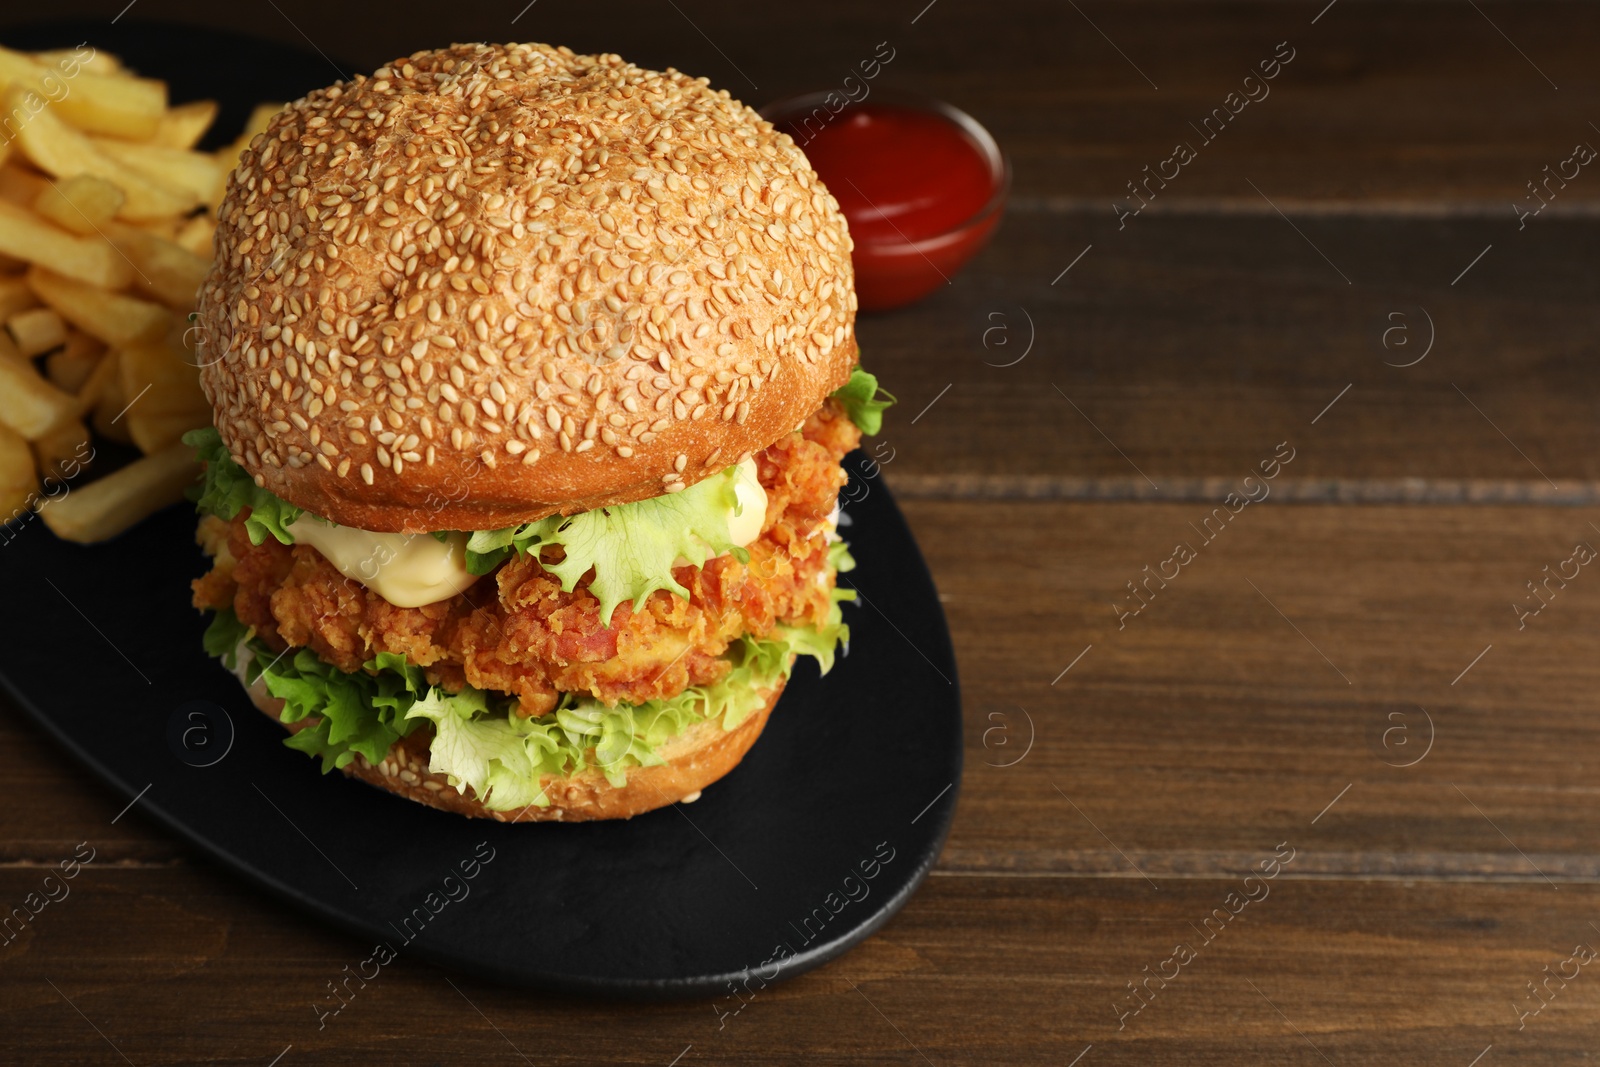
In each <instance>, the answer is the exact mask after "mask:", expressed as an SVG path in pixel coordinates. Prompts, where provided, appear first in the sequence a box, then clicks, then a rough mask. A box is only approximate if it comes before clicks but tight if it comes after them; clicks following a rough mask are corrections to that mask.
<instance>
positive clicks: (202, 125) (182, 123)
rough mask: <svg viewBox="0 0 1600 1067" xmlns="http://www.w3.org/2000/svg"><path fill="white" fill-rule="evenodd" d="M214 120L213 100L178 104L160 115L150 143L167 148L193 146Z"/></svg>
mask: <svg viewBox="0 0 1600 1067" xmlns="http://www.w3.org/2000/svg"><path fill="white" fill-rule="evenodd" d="M216 120H217V102H216V101H215V100H196V101H194V102H192V103H188V104H179V105H178V106H177V107H175V108H171V109H170V110H168V111H167V112H166V114H164V115H162V116H161V119H160V121H159V122H158V123H157V124H156V132H155V135H154V136H153V137H151V138H150V143H151V144H153V145H163V146H165V147H167V148H193V147H194V146H195V145H197V144H199V143H200V139H201V138H202V137H204V136H205V135H206V131H207V130H209V129H210V128H211V124H212V123H213V122H215V121H216Z"/></svg>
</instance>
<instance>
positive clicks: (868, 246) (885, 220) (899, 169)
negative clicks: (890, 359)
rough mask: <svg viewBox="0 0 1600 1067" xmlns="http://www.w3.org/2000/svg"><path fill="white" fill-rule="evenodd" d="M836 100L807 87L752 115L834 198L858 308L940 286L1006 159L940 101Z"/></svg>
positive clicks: (985, 230)
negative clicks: (785, 141) (788, 142)
mask: <svg viewBox="0 0 1600 1067" xmlns="http://www.w3.org/2000/svg"><path fill="white" fill-rule="evenodd" d="M840 99H841V96H840V94H839V93H837V92H834V93H808V94H805V95H802V96H794V97H789V98H787V99H784V100H780V101H778V102H776V103H774V104H769V105H768V106H766V107H764V108H762V109H761V115H762V117H763V118H765V119H767V120H768V121H769V122H771V123H772V124H773V125H774V126H776V127H777V128H778V129H779V130H781V131H782V132H784V133H787V134H788V135H789V136H790V137H792V138H793V139H794V142H795V144H797V145H799V146H800V150H801V151H803V152H804V153H805V154H806V158H807V159H808V160H810V161H811V166H812V167H813V168H815V170H816V172H817V174H818V176H820V177H821V178H822V182H823V184H824V185H826V186H827V187H828V191H829V192H830V193H832V194H833V197H834V199H835V200H837V201H839V207H840V209H841V210H842V211H843V212H844V216H845V220H846V221H847V222H848V223H849V225H850V236H851V238H852V239H853V240H854V242H855V251H854V252H853V253H852V255H851V259H852V260H853V262H854V266H855V275H856V296H857V298H858V300H859V301H860V305H861V308H862V309H863V310H867V311H875V310H883V309H887V308H895V307H902V306H904V305H906V304H910V303H912V302H913V301H916V300H920V299H921V298H922V297H924V296H927V295H928V294H929V293H931V292H933V291H934V290H935V289H937V288H938V287H939V286H941V285H945V284H947V283H948V282H949V281H950V279H951V278H953V277H954V276H955V274H956V272H957V271H959V270H960V269H961V267H962V265H963V264H965V263H966V262H967V260H969V259H971V258H972V256H973V255H975V254H976V253H977V251H978V250H979V249H980V248H982V247H983V246H984V244H985V243H986V242H987V241H988V240H989V237H990V235H991V234H993V233H994V230H995V227H996V226H997V225H998V224H999V222H1000V216H1001V214H1002V213H1003V211H1004V209H1005V200H1006V193H1007V191H1008V189H1009V187H1010V185H1011V167H1010V164H1009V163H1008V162H1007V160H1006V158H1005V155H1004V154H1003V153H1002V152H1001V151H1000V146H999V145H997V144H995V140H994V138H993V137H991V136H990V135H989V131H988V130H985V129H984V128H983V127H982V126H981V125H979V124H978V121H977V120H976V119H974V118H973V117H972V116H971V115H968V114H967V113H966V112H964V111H961V110H958V109H957V108H954V107H951V106H950V105H949V104H946V103H943V102H941V101H938V100H932V99H928V98H926V97H915V96H904V95H891V94H887V93H883V92H879V93H875V94H873V96H872V98H871V99H870V100H868V99H863V100H862V101H860V102H849V101H846V102H845V103H844V104H843V105H842V106H839V103H838V102H839V101H840ZM830 105H833V106H830Z"/></svg>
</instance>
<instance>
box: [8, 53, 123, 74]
mask: <svg viewBox="0 0 1600 1067" xmlns="http://www.w3.org/2000/svg"><path fill="white" fill-rule="evenodd" d="M85 53H87V55H85ZM30 54H31V55H32V56H33V60H34V62H35V63H42V64H44V65H45V66H47V67H54V68H56V69H57V70H59V71H61V73H63V74H66V73H67V72H68V71H69V70H71V69H72V67H71V64H72V63H74V62H75V63H77V64H78V69H79V70H87V71H90V72H91V73H94V74H124V75H126V71H124V70H123V67H122V60H120V59H118V58H117V57H116V56H114V55H112V54H111V53H110V52H101V51H99V50H98V49H94V48H89V47H87V46H86V47H84V48H54V49H50V50H48V51H45V52H33V53H30ZM62 64H66V65H65V66H63V65H62ZM69 76H70V75H69Z"/></svg>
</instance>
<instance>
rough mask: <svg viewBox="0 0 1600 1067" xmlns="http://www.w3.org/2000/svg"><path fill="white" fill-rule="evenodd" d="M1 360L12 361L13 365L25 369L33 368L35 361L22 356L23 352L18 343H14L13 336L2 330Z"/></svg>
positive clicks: (0, 337) (0, 333)
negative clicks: (18, 365)
mask: <svg viewBox="0 0 1600 1067" xmlns="http://www.w3.org/2000/svg"><path fill="white" fill-rule="evenodd" d="M0 359H6V360H10V361H11V362H12V363H16V364H20V365H21V366H24V367H29V368H31V367H32V366H33V361H32V360H30V359H29V358H28V357H27V356H25V355H23V354H22V350H21V349H20V348H18V347H17V342H15V341H13V340H12V339H11V335H10V334H8V333H6V332H5V331H4V330H0Z"/></svg>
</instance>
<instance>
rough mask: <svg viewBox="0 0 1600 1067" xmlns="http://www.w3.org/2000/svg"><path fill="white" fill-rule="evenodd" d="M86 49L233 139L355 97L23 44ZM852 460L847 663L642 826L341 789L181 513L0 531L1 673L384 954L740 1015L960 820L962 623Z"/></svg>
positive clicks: (868, 926) (299, 898) (39, 709)
mask: <svg viewBox="0 0 1600 1067" xmlns="http://www.w3.org/2000/svg"><path fill="white" fill-rule="evenodd" d="M84 39H88V40H89V41H90V43H92V44H94V45H95V46H96V47H98V48H104V49H108V50H111V51H113V52H116V53H117V54H119V55H121V56H122V57H123V58H124V60H125V61H127V62H128V63H129V64H130V65H131V66H132V67H134V68H135V69H136V70H138V71H139V72H141V73H143V74H148V75H151V76H156V77H162V78H167V79H170V81H171V83H172V87H173V99H174V102H181V101H183V100H186V99H191V98H194V97H198V96H215V97H218V98H220V99H221V100H222V101H223V103H224V112H223V115H224V117H223V119H222V121H221V123H220V124H219V126H220V137H217V138H216V140H225V139H226V138H229V137H231V136H232V135H233V134H234V133H235V132H236V130H237V128H238V126H239V125H240V124H241V123H242V121H243V118H244V116H245V115H246V114H248V112H249V109H250V107H251V106H252V105H253V103H254V102H255V101H256V100H260V99H274V98H275V99H288V98H292V97H294V96H297V95H299V94H301V93H303V92H304V91H306V90H308V89H310V88H313V87H315V86H317V85H321V84H323V83H325V82H327V81H330V80H331V79H332V78H333V71H332V70H331V68H330V66H329V64H328V62H327V61H326V60H324V59H323V58H322V57H320V56H316V55H308V54H305V53H301V52H298V51H294V50H291V49H286V48H283V47H281V46H278V45H271V44H267V43H263V42H257V41H252V40H248V39H244V38H239V37H235V36H231V35H224V34H218V33H212V32H207V31H199V30H194V29H189V28H180V27H151V26H148V25H139V24H131V25H130V24H123V25H119V26H113V27H104V26H101V27H99V28H96V29H94V30H89V29H87V28H78V29H75V28H72V27H53V28H44V29H40V30H38V31H34V32H30V33H25V34H11V35H9V37H8V40H7V41H6V42H5V43H6V44H8V45H10V46H12V47H58V46H62V45H66V44H76V43H78V42H79V41H80V40H84ZM847 466H848V467H849V468H850V469H851V479H852V480H851V484H850V486H848V487H847V489H846V490H845V492H844V494H843V495H844V499H845V502H846V514H847V515H848V517H849V520H848V521H849V523H850V524H849V525H848V526H847V527H846V528H844V529H843V530H842V532H843V533H844V534H845V536H846V537H847V539H848V540H849V541H850V545H851V550H852V552H853V553H854V555H855V557H856V559H857V561H858V563H859V567H858V568H857V570H855V571H854V572H853V573H852V574H850V575H849V576H847V578H846V584H854V585H856V586H857V588H858V589H859V590H860V591H861V593H862V597H861V600H860V601H858V602H857V604H856V605H854V606H851V605H846V607H845V613H846V621H848V622H849V624H850V626H851V630H852V639H851V642H850V649H849V654H848V656H845V657H843V658H841V659H840V660H839V661H838V664H837V666H836V667H835V668H834V670H833V671H832V672H831V673H830V674H829V675H828V676H827V677H826V678H819V677H818V675H817V672H816V670H815V667H814V665H813V664H812V661H811V660H809V659H805V660H802V662H801V664H800V666H799V667H798V668H797V670H796V673H795V677H794V679H793V681H792V682H791V683H790V685H789V688H788V691H787V692H786V693H785V694H784V696H783V698H782V701H781V702H780V703H779V705H778V708H777V710H776V711H775V712H774V714H773V716H772V719H771V722H770V724H769V725H768V727H767V729H766V732H765V733H764V734H763V736H762V737H761V739H760V740H759V741H758V743H757V744H756V746H755V747H754V749H752V751H751V752H750V754H749V755H748V756H747V757H746V758H745V760H744V762H743V763H742V764H741V765H740V766H739V767H738V768H737V769H736V770H735V771H734V772H733V773H732V774H730V775H729V776H728V777H727V778H725V779H723V780H722V781H721V782H718V783H716V784H715V785H713V786H711V787H709V788H708V789H706V790H705V793H704V795H703V796H702V798H701V799H700V800H698V801H697V802H695V803H693V804H679V805H674V806H672V807H670V808H665V809H662V810H660V811H656V812H652V813H649V814H647V815H642V816H639V817H637V818H635V819H632V820H628V821H623V822H607V823H587V824H576V825H553V824H529V825H519V826H507V825H503V824H499V823H493V822H488V821H484V820H469V819H465V818H462V817H461V816H457V815H452V814H447V813H444V812H439V811H435V810H433V809H430V808H426V807H423V806H421V805H418V804H414V803H411V802H409V801H406V800H403V799H400V798H398V797H395V796H391V795H389V794H386V793H382V792H379V791H378V790H376V789H372V788H369V787H367V786H366V785H363V784H361V783H359V782H354V781H351V780H348V779H346V778H344V777H343V776H342V775H339V774H337V773H335V774H331V775H326V776H324V775H322V774H321V773H319V770H318V765H317V763H316V762H315V761H313V760H311V759H310V758H308V757H306V756H304V755H302V754H300V753H298V752H295V751H293V750H290V749H287V748H285V747H284V746H283V744H282V740H283V737H284V736H285V735H284V731H283V730H282V728H281V727H279V726H278V725H276V724H275V723H273V722H271V721H270V720H268V719H267V718H266V717H265V716H263V715H261V714H260V713H259V712H257V711H256V710H255V709H254V708H253V707H252V706H251V705H250V703H249V701H248V699H247V698H246V697H245V695H244V692H243V690H242V689H241V688H240V687H239V685H238V683H237V682H236V681H235V680H234V678H233V677H232V676H231V675H230V674H229V673H228V672H227V671H225V670H224V669H223V668H222V667H221V666H220V665H219V664H217V663H216V662H215V661H213V660H212V659H210V658H209V657H208V656H206V654H205V653H204V651H203V650H202V648H201V644H200V635H201V632H202V631H203V629H204V627H205V622H206V620H205V617H203V616H202V615H201V614H200V613H198V612H197V611H195V610H194V609H193V608H192V607H191V606H190V605H189V589H188V583H189V580H190V579H192V578H194V577H197V576H198V575H200V574H201V573H203V572H204V570H205V569H206V562H205V560H204V559H203V557H202V556H201V554H200V552H199V550H198V549H197V548H196V547H195V545H194V541H193V529H194V522H195V519H194V515H193V513H192V511H191V510H190V509H189V508H187V507H183V506H178V507H172V508H169V509H167V510H166V511H164V512H162V513H160V514H159V515H157V516H155V517H154V518H152V519H150V520H149V521H147V522H145V523H143V524H142V525H140V526H138V527H137V528H135V529H134V530H132V531H129V532H128V533H126V534H124V535H123V536H121V537H119V538H117V539H116V540H114V541H111V542H108V543H105V544H100V545H92V546H79V545H72V544H67V543H64V542H61V541H58V540H56V539H55V538H54V537H53V536H52V535H50V533H49V532H48V531H47V530H46V529H44V527H43V525H42V524H41V523H40V522H39V521H38V520H37V519H35V520H32V521H30V522H28V523H27V524H26V525H24V526H23V527H22V528H20V529H17V528H12V529H9V530H7V531H5V532H4V533H3V534H0V594H3V595H4V597H5V599H6V603H7V605H8V607H9V608H10V610H8V611H6V612H4V613H0V682H3V684H4V686H5V688H6V689H7V690H8V691H9V693H10V694H11V696H12V697H13V699H14V700H15V701H16V702H17V704H18V706H20V707H21V708H22V709H23V710H24V711H25V712H26V713H27V714H28V715H29V716H31V717H32V718H33V719H34V720H36V721H37V722H38V723H39V724H40V725H41V726H43V727H44V728H45V729H46V730H47V731H48V732H49V733H50V734H52V735H53V736H54V737H56V738H57V739H58V740H59V741H60V742H61V743H62V744H63V745H65V746H66V747H67V748H68V749H69V750H70V751H71V752H72V753H73V754H74V755H75V756H76V757H77V758H78V759H79V760H81V761H82V762H83V763H84V764H85V766H87V767H88V768H89V769H90V770H91V771H92V772H93V773H94V774H95V775H97V776H99V777H100V778H103V779H104V780H105V781H107V782H109V783H110V784H111V785H112V786H113V787H114V788H116V789H118V790H120V791H121V792H122V794H123V795H124V796H126V797H127V798H129V799H130V800H131V799H133V798H135V797H137V801H136V804H135V807H136V808H137V810H138V811H139V812H140V813H141V814H143V815H144V816H146V817H148V818H151V819H154V820H155V821H157V822H158V823H160V824H161V825H163V826H165V827H167V828H168V829H170V830H171V831H172V832H173V833H174V834H176V835H178V836H180V837H182V838H184V839H185V840H187V841H189V842H190V843H192V844H193V845H195V846H196V847H198V848H200V849H202V850H203V851H205V852H207V853H209V854H210V855H212V856H214V857H215V858H216V859H218V860H220V861H221V862H222V863H224V864H225V865H227V866H228V867H230V868H232V869H233V870H234V871H237V872H238V873H239V874H240V875H242V876H244V877H245V878H247V879H249V880H250V881H252V882H254V883H256V884H257V885H259V886H261V887H263V888H264V889H266V890H268V891H270V892H272V893H274V894H276V895H278V896H280V897H282V898H284V899H285V900H288V901H290V902H291V903H293V904H295V905H297V906H299V907H301V908H303V909H304V910H305V911H307V912H309V913H310V914H312V915H314V916H316V917H317V918H319V919H321V920H324V921H326V922H329V923H331V924H333V925H335V926H338V927H340V928H343V929H345V930H347V931H349V932H350V933H352V934H353V935H355V936H356V937H358V938H360V939H361V940H362V941H363V942H364V945H363V947H364V948H365V947H367V946H371V949H372V951H373V956H372V957H370V958H372V959H373V960H374V962H375V963H381V962H384V961H385V956H386V954H387V953H391V952H392V953H394V954H397V955H405V956H414V957H417V958H422V959H427V960H431V961H434V962H436V963H439V964H443V965H445V966H447V967H451V968H455V969H458V970H460V971H462V972H466V973H470V974H474V975H478V976H481V977H483V978H486V979H490V980H495V981H501V982H506V983H510V984H515V985H522V986H528V987H537V988H543V989H550V990H561V991H571V992H586V993H594V994H603V995H613V996H628V997H672V996H712V995H721V996H732V993H731V990H732V989H733V987H734V985H735V984H740V985H742V986H743V987H744V988H748V989H752V990H753V989H758V988H760V987H761V985H762V984H764V983H767V982H771V981H777V980H780V979H781V978H784V977H789V976H792V975H794V974H797V973H800V972H801V971H804V970H807V969H809V968H811V967H815V966H817V965H818V964H820V963H822V962H824V961H826V960H828V959H831V958H833V957H834V956H837V955H838V954H839V953H841V952H843V951H845V950H846V949H848V948H850V947H851V946H853V945H855V944H857V943H859V942H860V941H861V940H863V939H864V938H866V937H867V936H869V935H870V934H871V933H872V932H873V931H875V930H877V929H878V928H879V927H880V926H882V925H883V924H884V923H885V922H886V921H888V919H889V918H890V916H892V915H893V914H894V913H895V912H896V911H897V910H898V909H899V908H900V907H901V906H902V905H903V904H904V903H905V902H906V900H907V899H908V898H909V897H910V895H911V893H912V892H914V891H915V890H916V888H917V886H918V885H919V884H920V883H921V882H922V880H923V878H924V877H926V875H927V873H928V870H929V868H930V867H931V866H932V864H933V862H934V860H935V859H936V858H937V856H938V853H939V849H940V847H941V845H942V844H943V842H944V838H945V835H946V833H947V831H948V829H949V826H950V820H951V816H952V814H953V812H954V808H955V801H956V795H957V792H958V782H959V779H960V774H961V746H962V738H961V715H960V706H959V696H958V690H957V686H956V669H955V661H954V657H953V655H952V652H951V648H950V639H949V634H948V631H947V630H946V627H945V622H944V616H943V612H942V611H941V609H940V607H939V601H938V597H937V595H936V594H935V591H934V587H933V582H932V580H931V579H930V577H929V575H928V571H927V568H926V566H925V565H924V564H923V562H922V558H921V556H920V554H919V553H918V551H917V546H916V544H915V542H914V541H913V540H912V538H911V535H910V532H909V531H908V530H907V528H906V525H905V522H904V520H903V519H902V518H901V516H900V513H899V511H898V509H897V508H896V507H895V505H894V502H893V501H892V500H891V499H890V496H889V493H888V491H887V490H886V489H885V488H884V487H883V485H882V483H881V481H879V480H878V479H877V477H876V476H877V468H876V466H875V465H874V464H873V463H872V462H871V461H870V460H868V459H866V458H865V456H864V454H863V453H859V452H858V453H855V454H854V455H852V456H851V457H849V459H848V460H847ZM380 946H382V947H381V948H380ZM337 1006H338V1005H337V1003H336V1002H334V1001H333V1000H332V999H331V998H330V999H329V1004H328V1008H329V1010H332V1009H333V1008H336V1007H337ZM729 1007H730V1010H732V1009H734V1008H736V1007H737V1004H736V1003H735V1002H734V1001H733V1000H730V1001H729Z"/></svg>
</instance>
